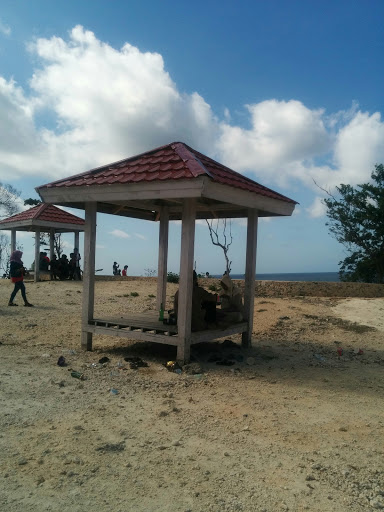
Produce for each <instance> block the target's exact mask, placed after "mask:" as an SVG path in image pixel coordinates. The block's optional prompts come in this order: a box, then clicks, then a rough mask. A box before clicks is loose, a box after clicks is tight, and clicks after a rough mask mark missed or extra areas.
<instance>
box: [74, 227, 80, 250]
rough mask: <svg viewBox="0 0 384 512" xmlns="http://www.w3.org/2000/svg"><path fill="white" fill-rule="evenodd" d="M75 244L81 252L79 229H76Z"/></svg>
mask: <svg viewBox="0 0 384 512" xmlns="http://www.w3.org/2000/svg"><path fill="white" fill-rule="evenodd" d="M74 244H75V245H74V246H73V248H75V247H76V249H77V250H78V251H79V252H80V247H79V245H80V233H79V232H78V231H75V239H74Z"/></svg>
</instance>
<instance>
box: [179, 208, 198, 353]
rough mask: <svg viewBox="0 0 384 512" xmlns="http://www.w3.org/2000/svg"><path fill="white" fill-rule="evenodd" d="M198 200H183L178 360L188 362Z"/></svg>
mask: <svg viewBox="0 0 384 512" xmlns="http://www.w3.org/2000/svg"><path fill="white" fill-rule="evenodd" d="M195 218H196V200H195V199H184V200H183V216H182V224H181V254H180V284H179V303H178V315H177V326H178V333H179V345H178V347H177V360H178V361H181V362H188V361H189V358H190V351H191V319H192V287H193V260H194V249H195Z"/></svg>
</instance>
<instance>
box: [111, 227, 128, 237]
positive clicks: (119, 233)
mask: <svg viewBox="0 0 384 512" xmlns="http://www.w3.org/2000/svg"><path fill="white" fill-rule="evenodd" d="M109 234H110V235H113V236H116V237H117V238H131V235H129V234H128V233H126V232H125V231H121V230H120V229H114V230H113V231H110V232H109Z"/></svg>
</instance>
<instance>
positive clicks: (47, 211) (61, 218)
mask: <svg viewBox="0 0 384 512" xmlns="http://www.w3.org/2000/svg"><path fill="white" fill-rule="evenodd" d="M37 219H38V220H40V221H47V222H58V223H60V224H78V225H79V226H83V225H84V223H85V222H84V219H81V218H80V217H76V215H72V214H71V213H68V212H66V211H64V210H61V209H60V208H57V206H53V205H52V204H39V205H38V206H34V207H33V208H30V209H29V210H25V211H24V212H21V213H17V214H16V215H13V216H12V217H8V218H7V219H4V220H2V221H0V225H1V224H6V223H8V222H18V221H26V220H37Z"/></svg>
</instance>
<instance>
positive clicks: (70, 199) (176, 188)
mask: <svg viewBox="0 0 384 512" xmlns="http://www.w3.org/2000/svg"><path fill="white" fill-rule="evenodd" d="M202 183H203V180H202V179H201V178H195V179H194V180H190V179H189V180H173V182H172V187H170V186H169V182H167V181H164V182H162V181H156V182H151V183H149V182H141V183H129V184H128V186H124V185H121V184H118V185H94V186H91V187H90V186H78V187H52V188H44V187H42V188H37V189H36V190H37V192H38V194H39V195H40V197H41V198H42V199H43V200H44V202H46V203H52V204H71V203H79V202H80V203H81V202H84V198H85V197H86V198H87V200H88V201H98V202H100V203H103V202H104V203H108V202H112V203H113V202H114V201H130V200H135V201H141V200H144V199H149V200H153V199H180V198H184V197H185V198H187V197H190V198H192V197H200V195H201V188H202Z"/></svg>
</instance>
